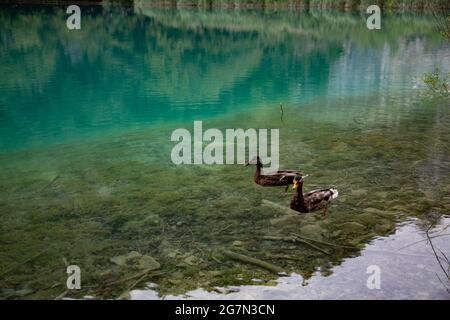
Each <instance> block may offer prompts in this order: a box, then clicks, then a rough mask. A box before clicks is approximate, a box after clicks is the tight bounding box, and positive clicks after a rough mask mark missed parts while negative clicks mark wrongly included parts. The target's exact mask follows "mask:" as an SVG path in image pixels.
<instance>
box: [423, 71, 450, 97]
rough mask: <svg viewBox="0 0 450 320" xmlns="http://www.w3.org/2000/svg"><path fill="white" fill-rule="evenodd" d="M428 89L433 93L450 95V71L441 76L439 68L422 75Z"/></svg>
mask: <svg viewBox="0 0 450 320" xmlns="http://www.w3.org/2000/svg"><path fill="white" fill-rule="evenodd" d="M422 80H423V82H424V83H425V85H426V86H427V88H428V90H429V91H431V93H433V94H441V95H448V94H449V93H450V72H448V73H447V74H444V75H442V76H441V73H440V72H439V69H437V68H436V69H435V70H434V71H433V72H427V73H425V74H424V75H423V77H422Z"/></svg>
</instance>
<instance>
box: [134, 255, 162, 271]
mask: <svg viewBox="0 0 450 320" xmlns="http://www.w3.org/2000/svg"><path fill="white" fill-rule="evenodd" d="M138 267H139V269H142V270H149V271H150V270H156V269H159V268H160V267H161V265H160V264H159V262H158V261H156V260H155V259H153V257H151V256H148V255H143V256H142V257H141V258H140V259H139V265H138Z"/></svg>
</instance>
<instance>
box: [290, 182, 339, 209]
mask: <svg viewBox="0 0 450 320" xmlns="http://www.w3.org/2000/svg"><path fill="white" fill-rule="evenodd" d="M303 178H304V177H303V176H300V175H298V176H296V177H295V178H294V181H293V182H294V186H293V187H292V189H294V190H296V192H294V194H293V195H292V199H291V209H293V210H296V211H299V212H311V211H316V210H323V211H322V215H323V216H324V217H326V215H327V211H328V205H329V204H330V202H331V201H332V200H333V199H336V198H337V197H338V194H339V193H338V191H337V190H336V189H334V188H326V189H320V190H314V191H310V192H308V193H303Z"/></svg>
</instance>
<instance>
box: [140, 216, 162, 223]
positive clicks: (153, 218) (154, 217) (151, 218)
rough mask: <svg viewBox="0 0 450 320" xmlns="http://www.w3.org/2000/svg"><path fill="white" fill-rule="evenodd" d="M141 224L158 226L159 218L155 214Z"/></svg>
mask: <svg viewBox="0 0 450 320" xmlns="http://www.w3.org/2000/svg"><path fill="white" fill-rule="evenodd" d="M142 222H143V223H148V224H151V225H158V224H159V223H160V218H159V216H158V215H156V214H149V215H148V216H147V217H146V218H145V219H144V220H143V221H142Z"/></svg>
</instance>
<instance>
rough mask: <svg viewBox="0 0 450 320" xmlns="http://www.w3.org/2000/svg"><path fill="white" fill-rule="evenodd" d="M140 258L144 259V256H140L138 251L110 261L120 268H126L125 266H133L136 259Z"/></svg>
mask: <svg viewBox="0 0 450 320" xmlns="http://www.w3.org/2000/svg"><path fill="white" fill-rule="evenodd" d="M140 257H142V254H140V253H139V252H137V251H131V252H130V253H128V254H125V255H121V256H116V257H113V258H110V259H109V261H111V262H112V263H115V264H117V265H118V266H124V265H127V264H132V263H133V260H136V259H138V258H140Z"/></svg>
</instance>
